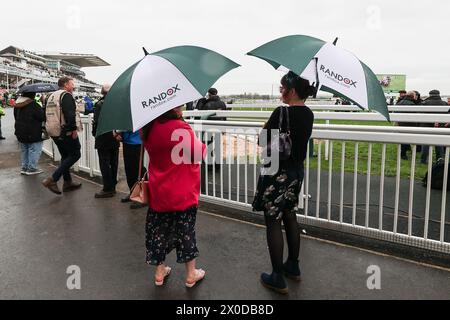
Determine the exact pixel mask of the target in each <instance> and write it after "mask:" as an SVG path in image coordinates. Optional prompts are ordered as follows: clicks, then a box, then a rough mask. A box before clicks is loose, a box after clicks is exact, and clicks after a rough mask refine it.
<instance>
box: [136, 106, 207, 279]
mask: <svg viewBox="0 0 450 320" xmlns="http://www.w3.org/2000/svg"><path fill="white" fill-rule="evenodd" d="M143 135H144V137H143V138H144V146H145V149H146V150H147V152H148V154H149V157H150V162H149V165H148V168H149V170H148V180H149V181H148V182H149V183H148V186H149V210H148V213H147V222H146V247H147V263H148V264H150V265H156V266H157V267H156V271H155V285H157V286H160V285H162V284H163V283H164V278H165V277H166V276H168V275H169V273H170V270H171V268H170V267H168V266H166V265H165V264H164V261H165V259H166V255H167V254H168V253H170V252H171V251H172V250H173V249H176V252H177V262H178V263H185V265H186V286H187V287H193V286H194V285H195V284H196V283H197V282H198V281H200V280H202V279H203V278H204V276H205V271H204V270H202V269H196V267H195V259H196V258H197V256H198V249H197V244H196V238H195V220H196V214H197V208H198V199H199V195H200V164H199V163H200V162H201V160H202V159H203V155H204V154H205V152H206V146H205V145H204V144H203V143H202V142H201V141H200V140H198V139H197V137H196V136H195V134H194V131H193V130H192V128H191V127H190V126H189V124H187V123H186V122H184V120H183V117H182V111H181V107H178V108H175V109H173V110H170V111H168V112H166V113H165V114H163V115H162V116H160V117H159V118H157V119H156V120H154V121H152V122H151V123H150V124H148V125H147V126H146V127H145V128H144V130H143Z"/></svg>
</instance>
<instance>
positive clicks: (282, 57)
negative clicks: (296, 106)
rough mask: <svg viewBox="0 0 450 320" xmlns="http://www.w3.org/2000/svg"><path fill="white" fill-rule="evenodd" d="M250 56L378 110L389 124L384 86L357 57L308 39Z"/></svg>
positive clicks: (284, 41)
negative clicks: (285, 69)
mask: <svg viewBox="0 0 450 320" xmlns="http://www.w3.org/2000/svg"><path fill="white" fill-rule="evenodd" d="M247 54H248V55H251V56H255V57H258V58H261V59H263V60H265V61H267V62H268V63H270V64H271V65H272V66H273V67H274V68H275V69H278V68H280V67H284V68H287V69H289V70H291V71H292V72H294V73H296V74H298V75H300V76H301V77H302V78H305V79H307V80H309V82H310V83H311V84H314V85H315V86H316V87H317V88H318V90H323V91H327V92H330V93H333V94H335V95H337V96H340V97H343V98H345V99H347V100H349V101H351V102H353V103H354V104H356V105H357V106H359V107H360V108H362V109H365V110H375V111H377V112H379V113H381V114H382V115H383V116H384V117H385V118H386V119H387V120H388V121H389V111H388V108H387V104H386V99H385V96H384V93H383V89H382V88H381V85H380V83H379V81H378V79H377V77H376V76H375V74H374V73H373V71H372V70H371V69H370V68H369V67H368V66H367V65H365V64H364V63H363V62H362V61H360V60H359V59H358V58H357V57H356V56H355V55H354V54H353V53H351V52H349V51H347V50H344V49H342V48H339V47H337V46H336V41H335V43H327V42H325V41H322V40H320V39H317V38H313V37H309V36H305V35H292V36H287V37H282V38H279V39H276V40H273V41H271V42H268V43H266V44H264V45H262V46H260V47H258V48H256V49H254V50H252V51H250V52H248V53H247Z"/></svg>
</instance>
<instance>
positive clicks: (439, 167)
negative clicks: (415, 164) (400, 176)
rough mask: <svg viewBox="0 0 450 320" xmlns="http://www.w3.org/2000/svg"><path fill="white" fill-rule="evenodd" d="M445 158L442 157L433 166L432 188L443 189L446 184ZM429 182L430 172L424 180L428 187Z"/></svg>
mask: <svg viewBox="0 0 450 320" xmlns="http://www.w3.org/2000/svg"><path fill="white" fill-rule="evenodd" d="M444 164H445V161H444V159H442V158H440V159H438V160H437V161H436V163H435V164H433V166H432V167H431V189H437V190H442V188H443V186H444V169H445V167H444ZM427 184H428V172H427V173H426V174H425V177H424V178H423V180H422V185H423V186H424V187H426V186H427ZM447 190H450V164H449V170H448V179H447Z"/></svg>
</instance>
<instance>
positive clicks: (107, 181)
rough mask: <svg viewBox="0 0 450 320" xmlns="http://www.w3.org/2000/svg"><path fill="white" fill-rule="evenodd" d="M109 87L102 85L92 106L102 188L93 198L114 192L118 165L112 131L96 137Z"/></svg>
mask: <svg viewBox="0 0 450 320" xmlns="http://www.w3.org/2000/svg"><path fill="white" fill-rule="evenodd" d="M110 89H111V86H110V85H104V86H103V87H102V95H103V97H102V98H101V99H100V100H99V101H98V102H97V103H96V104H95V107H94V120H93V122H92V135H93V136H94V137H95V149H97V153H98V159H99V164H100V171H101V173H102V179H103V189H102V190H101V191H100V192H98V193H96V194H95V198H111V197H113V196H114V195H115V194H116V184H117V170H118V166H119V141H117V139H116V138H115V133H114V132H107V133H104V134H102V135H100V136H98V137H96V134H97V126H98V121H99V117H100V112H101V109H102V106H103V102H104V100H105V97H106V95H107V94H108V92H109V90H110Z"/></svg>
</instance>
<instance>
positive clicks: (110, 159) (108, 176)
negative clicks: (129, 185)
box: [97, 148, 119, 192]
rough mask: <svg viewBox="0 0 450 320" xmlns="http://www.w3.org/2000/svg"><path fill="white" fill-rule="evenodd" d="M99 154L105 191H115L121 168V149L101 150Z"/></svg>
mask: <svg viewBox="0 0 450 320" xmlns="http://www.w3.org/2000/svg"><path fill="white" fill-rule="evenodd" d="M97 153H98V160H99V163H100V171H101V172H102V178H103V191H105V192H110V191H115V190H116V184H117V170H118V167H119V148H109V149H104V148H99V149H97Z"/></svg>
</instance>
